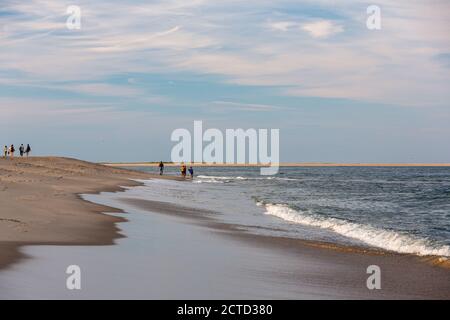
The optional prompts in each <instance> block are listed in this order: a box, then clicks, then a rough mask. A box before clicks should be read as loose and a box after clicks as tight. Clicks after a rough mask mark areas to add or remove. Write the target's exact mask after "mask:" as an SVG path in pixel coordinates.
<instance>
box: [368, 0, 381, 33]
mask: <svg viewBox="0 0 450 320" xmlns="http://www.w3.org/2000/svg"><path fill="white" fill-rule="evenodd" d="M366 12H367V14H368V17H367V20H366V26H367V29H369V30H381V8H380V7H379V6H377V5H370V6H368V7H367V10H366Z"/></svg>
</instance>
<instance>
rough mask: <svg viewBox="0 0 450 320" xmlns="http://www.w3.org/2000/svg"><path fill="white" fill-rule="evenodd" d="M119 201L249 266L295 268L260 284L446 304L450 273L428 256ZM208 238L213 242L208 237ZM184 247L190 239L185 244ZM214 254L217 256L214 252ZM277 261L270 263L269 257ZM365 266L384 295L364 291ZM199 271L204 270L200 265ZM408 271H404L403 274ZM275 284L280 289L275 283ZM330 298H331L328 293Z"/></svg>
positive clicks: (175, 207) (198, 212) (173, 206)
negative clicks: (243, 254)
mask: <svg viewBox="0 0 450 320" xmlns="http://www.w3.org/2000/svg"><path fill="white" fill-rule="evenodd" d="M120 202H121V203H123V204H126V205H127V206H131V207H134V208H137V209H138V210H142V211H141V212H140V213H141V214H145V213H149V214H157V215H159V216H161V217H162V218H163V219H164V217H167V218H168V219H169V220H171V221H172V223H174V221H175V223H179V224H185V225H194V226H198V227H200V228H201V229H200V230H199V232H200V233H204V234H212V236H209V237H214V238H217V239H219V240H220V239H225V240H223V241H232V242H233V243H235V245H234V246H235V247H234V248H235V249H233V250H236V251H239V250H241V249H239V248H240V247H241V246H244V247H246V248H249V250H250V251H248V253H249V255H248V257H247V258H248V259H249V260H250V262H249V263H250V264H252V265H253V264H254V265H255V268H257V267H256V265H258V264H260V263H263V264H266V265H268V266H269V267H270V268H269V269H272V268H273V269H274V270H276V269H278V268H279V266H280V265H284V264H285V263H284V261H283V260H279V257H283V259H284V257H285V258H286V259H288V260H291V259H293V261H294V265H295V268H293V267H292V266H289V267H287V266H284V267H283V268H282V269H284V268H285V267H286V268H287V271H286V270H285V271H284V272H282V273H281V274H278V273H276V272H275V273H273V274H271V276H270V277H271V278H270V279H266V278H264V277H262V278H261V280H260V281H267V280H268V281H275V282H278V281H281V286H282V287H283V286H284V285H283V282H285V281H288V282H289V285H290V286H291V285H294V286H295V287H297V288H299V290H303V289H301V288H302V287H304V286H306V287H308V286H311V285H312V286H313V287H316V286H321V287H322V289H321V290H320V291H321V292H322V294H323V295H325V294H326V293H327V292H328V290H329V291H330V292H332V291H334V290H336V291H338V292H335V293H333V295H334V296H333V295H331V296H332V297H334V298H338V299H339V298H343V297H349V296H353V298H356V299H374V298H375V299H378V298H380V299H403V298H412V299H428V298H430V299H449V298H450V282H449V281H447V280H448V279H450V272H449V268H448V266H446V265H436V264H434V265H433V263H432V262H431V261H427V260H426V259H431V258H432V257H420V256H415V255H411V254H400V253H395V252H388V251H385V250H381V249H380V250H378V249H376V248H373V249H372V248H367V249H365V248H360V247H354V248H353V247H348V246H339V245H333V244H329V243H322V242H315V241H308V240H302V239H294V238H286V237H274V236H269V235H261V234H253V233H251V232H247V231H246V230H245V229H242V226H240V225H234V224H229V223H223V222H221V221H219V220H216V219H215V218H214V214H213V212H211V211H208V210H199V209H197V208H190V207H186V206H182V205H177V204H173V203H169V202H161V201H152V200H144V199H136V198H126V197H124V196H123V195H121V196H120ZM211 239H212V238H211ZM186 241H188V242H189V240H187V239H186ZM212 250H214V251H218V252H220V250H217V249H216V248H212ZM259 250H263V251H264V252H265V255H264V261H258V259H257V258H256V257H255V256H254V253H256V252H258V251H259ZM272 255H273V256H277V257H278V258H277V259H276V260H275V259H272V258H270V257H271V256H272ZM369 265H378V266H380V268H381V269H382V272H383V279H385V280H384V281H383V290H380V291H379V292H376V291H377V290H375V291H370V290H367V288H366V287H365V284H366V279H367V273H366V268H367V267H368V266H369ZM198 268H200V269H202V268H203V266H202V265H199V266H198ZM405 270H408V272H405ZM278 285H280V284H279V283H278ZM330 294H331V293H330Z"/></svg>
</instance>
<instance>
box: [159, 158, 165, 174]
mask: <svg viewBox="0 0 450 320" xmlns="http://www.w3.org/2000/svg"><path fill="white" fill-rule="evenodd" d="M163 173H164V163H163V162H162V161H160V162H159V175H160V176H162V175H163Z"/></svg>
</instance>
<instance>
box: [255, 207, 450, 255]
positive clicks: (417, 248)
mask: <svg viewBox="0 0 450 320" xmlns="http://www.w3.org/2000/svg"><path fill="white" fill-rule="evenodd" d="M257 205H258V206H264V207H265V209H266V214H268V215H272V216H275V217H278V218H281V219H283V220H285V221H288V222H291V223H298V224H302V225H306V226H312V227H317V228H321V229H327V230H330V231H333V232H335V233H337V234H340V235H343V236H345V237H348V238H352V239H356V240H359V241H362V242H364V243H365V244H368V245H370V246H373V247H377V248H380V249H384V250H388V251H394V252H398V253H408V254H415V255H419V256H440V257H446V258H447V257H450V246H448V245H438V244H435V243H433V242H432V241H430V240H427V239H423V238H418V237H415V236H412V235H408V234H403V233H399V232H395V231H392V230H384V229H380V228H375V227H372V226H369V225H363V224H358V223H354V222H349V221H346V220H343V219H336V218H326V217H319V216H317V215H314V214H312V213H309V212H302V211H299V210H294V209H292V208H290V207H289V206H287V205H285V204H264V203H262V202H257Z"/></svg>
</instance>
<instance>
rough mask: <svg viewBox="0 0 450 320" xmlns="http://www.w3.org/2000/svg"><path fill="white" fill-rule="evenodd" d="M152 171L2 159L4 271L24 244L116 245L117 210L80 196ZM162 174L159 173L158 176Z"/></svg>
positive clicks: (0, 235) (129, 182)
mask: <svg viewBox="0 0 450 320" xmlns="http://www.w3.org/2000/svg"><path fill="white" fill-rule="evenodd" d="M152 177H154V176H153V175H150V174H146V173H141V172H136V171H131V170H124V169H120V168H109V167H105V166H102V165H97V164H93V163H89V162H85V161H80V160H75V159H67V158H56V157H42V158H41V157H30V158H15V159H14V160H11V159H3V158H1V159H0V203H1V206H0V249H1V250H0V269H2V268H5V267H7V266H8V265H10V264H11V263H13V262H17V261H18V260H19V259H20V258H25V257H24V256H23V255H21V253H20V252H19V250H18V248H19V247H20V246H25V245H31V244H39V245H50V244H51V245H111V244H113V243H114V241H115V240H116V239H118V238H120V237H122V235H120V234H119V232H118V228H117V226H116V223H117V222H121V221H124V219H123V218H119V217H112V216H107V215H104V214H102V212H105V211H108V212H117V210H116V209H114V208H108V207H105V206H100V205H96V204H93V203H89V202H86V201H82V200H81V199H80V196H79V194H81V193H98V192H100V191H118V190H121V187H120V186H135V185H138V183H137V182H135V181H132V180H130V179H151V178H152ZM158 177H159V176H158Z"/></svg>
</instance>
